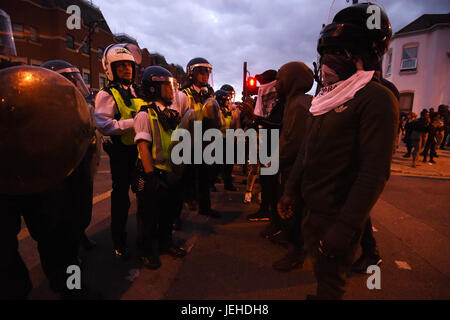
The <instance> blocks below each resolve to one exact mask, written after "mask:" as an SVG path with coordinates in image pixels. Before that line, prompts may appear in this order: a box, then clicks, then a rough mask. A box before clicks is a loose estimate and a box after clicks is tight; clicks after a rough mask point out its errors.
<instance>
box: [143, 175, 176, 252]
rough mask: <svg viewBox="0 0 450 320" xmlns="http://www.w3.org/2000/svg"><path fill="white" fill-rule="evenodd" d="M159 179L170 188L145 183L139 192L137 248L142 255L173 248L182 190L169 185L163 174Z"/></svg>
mask: <svg viewBox="0 0 450 320" xmlns="http://www.w3.org/2000/svg"><path fill="white" fill-rule="evenodd" d="M159 179H161V181H163V182H164V184H165V185H166V186H167V188H165V187H161V186H159V187H157V188H156V190H155V187H154V186H152V185H151V184H149V183H148V182H146V184H145V187H144V190H143V191H141V192H138V193H137V194H136V195H137V200H138V212H137V216H136V217H137V224H138V232H137V246H138V251H139V253H140V255H141V256H150V255H152V254H159V251H160V250H165V249H167V248H168V247H169V246H171V245H172V230H173V219H174V217H175V216H176V215H177V210H178V201H177V200H178V194H179V193H180V190H179V187H177V186H170V184H169V182H168V181H167V175H166V174H165V173H163V172H161V174H160V176H159Z"/></svg>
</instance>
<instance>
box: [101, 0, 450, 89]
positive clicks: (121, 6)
mask: <svg viewBox="0 0 450 320" xmlns="http://www.w3.org/2000/svg"><path fill="white" fill-rule="evenodd" d="M350 2H351V1H350ZM376 2H377V3H379V4H380V5H381V6H382V7H384V8H385V10H386V12H387V14H388V16H389V17H390V20H391V23H392V26H393V30H394V32H395V31H398V30H399V29H400V28H402V27H404V26H405V25H406V24H408V23H410V22H411V21H413V20H414V19H416V18H418V17H419V16H420V15H421V14H424V13H447V12H449V11H450V3H449V2H448V1H447V0H430V1H420V0H396V1H393V0H385V1H376ZM94 3H95V5H97V6H99V7H100V10H101V11H102V13H103V15H104V16H105V19H106V21H107V22H108V25H109V26H110V28H111V30H112V31H113V32H114V33H120V32H125V33H127V34H129V35H130V36H132V37H134V38H136V39H137V40H138V42H139V44H140V46H141V47H146V48H147V49H148V50H149V51H151V52H155V51H156V52H159V53H161V54H163V55H164V56H165V57H166V60H167V61H168V62H169V63H175V64H180V65H182V66H183V67H185V66H186V64H187V63H188V61H189V60H190V59H192V58H194V57H204V58H206V59H208V60H209V62H210V63H212V65H213V73H214V82H215V83H214V84H215V85H214V87H215V89H216V90H217V89H218V88H220V86H222V84H224V83H229V84H231V85H233V86H234V87H235V89H236V92H237V93H238V94H239V93H240V92H241V90H242V71H243V62H244V61H247V62H248V69H249V71H250V72H251V74H252V75H255V74H257V73H261V72H263V71H265V70H267V69H278V68H280V67H281V66H282V65H283V64H284V63H287V62H289V61H293V60H300V61H303V62H305V63H306V64H307V65H308V66H310V67H311V68H312V62H313V61H315V60H316V57H317V54H316V45H317V39H318V36H319V33H320V30H321V28H322V24H324V23H327V21H328V16H329V15H330V20H331V19H332V18H333V16H334V15H335V14H336V13H337V12H338V11H339V10H340V9H342V8H344V7H346V6H347V5H348V3H347V2H346V1H344V0H335V1H331V0H330V1H328V0H327V1H324V0H320V1H317V0H315V1H314V0H297V1H295V0H292V1H287V0H284V1H278V2H275V1H269V0H260V1H254V0H253V1H250V0H243V1H238V0H215V1H206V0H197V1H191V0H173V1H163V0H151V1H136V0H128V1H123V0H108V1H106V0H95V1H94ZM332 3H334V4H333V5H332Z"/></svg>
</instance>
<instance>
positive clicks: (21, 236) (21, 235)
mask: <svg viewBox="0 0 450 320" xmlns="http://www.w3.org/2000/svg"><path fill="white" fill-rule="evenodd" d="M111 191H112V189H111V190H109V191H106V192H104V193H102V194H99V195H98V196H95V197H94V199H92V205H95V204H97V203H99V202H100V201H103V200H105V199H108V198H109V197H110V196H111ZM29 236H30V233H29V232H28V228H27V227H26V226H25V227H24V228H23V229H22V230H20V232H19V234H18V235H17V239H18V240H19V241H21V240H23V239H26V238H28V237H29Z"/></svg>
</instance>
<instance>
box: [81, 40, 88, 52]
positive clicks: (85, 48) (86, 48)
mask: <svg viewBox="0 0 450 320" xmlns="http://www.w3.org/2000/svg"><path fill="white" fill-rule="evenodd" d="M81 52H83V53H85V54H89V48H88V44H87V42H86V41H84V42H83V45H82V46H81Z"/></svg>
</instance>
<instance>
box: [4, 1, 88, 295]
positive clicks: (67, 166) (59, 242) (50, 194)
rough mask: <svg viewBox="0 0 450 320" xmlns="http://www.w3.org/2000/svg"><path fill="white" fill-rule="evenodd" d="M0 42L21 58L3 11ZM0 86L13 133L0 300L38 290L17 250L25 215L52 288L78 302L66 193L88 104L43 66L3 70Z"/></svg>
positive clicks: (82, 147)
mask: <svg viewBox="0 0 450 320" xmlns="http://www.w3.org/2000/svg"><path fill="white" fill-rule="evenodd" d="M0 38H1V39H0V54H6V55H15V52H16V51H15V46H14V42H13V41H12V39H13V37H12V33H11V24H10V20H9V16H8V15H7V14H6V13H5V12H4V11H2V10H0ZM2 64H3V63H2ZM1 67H4V66H1ZM0 82H1V83H2V86H1V87H0V97H1V98H2V99H1V101H2V103H1V104H0V126H1V127H7V128H8V130H7V131H5V132H4V136H3V139H4V140H3V143H2V144H1V148H0V153H1V154H2V157H1V159H0V208H1V211H2V212H1V213H2V215H1V222H0V252H1V254H2V258H1V259H0V284H1V285H0V299H25V298H27V296H28V294H29V292H30V291H31V288H32V284H31V281H30V277H29V274H28V270H27V267H26V265H25V264H24V262H23V260H22V258H21V256H20V254H19V252H18V245H19V241H18V239H17V234H18V233H19V231H20V229H21V217H23V219H24V221H25V223H26V225H27V227H28V231H29V233H30V236H31V237H32V238H33V239H34V240H36V241H37V243H38V245H37V248H38V251H39V255H40V259H41V265H42V269H43V271H44V273H45V275H46V276H47V278H48V280H49V284H50V288H51V289H52V290H53V291H55V292H57V293H60V294H61V296H62V297H65V298H68V297H69V296H70V297H75V296H79V297H80V294H81V293H82V292H83V293H86V290H85V288H84V286H83V284H82V287H83V289H84V290H80V291H78V290H74V291H71V290H70V289H69V288H68V287H67V283H66V282H67V277H68V274H67V269H68V267H69V266H77V265H78V260H77V253H78V245H79V241H80V239H79V235H80V232H79V230H76V228H73V227H72V225H73V223H78V221H77V220H76V219H74V217H75V210H74V205H75V203H76V201H77V199H76V197H74V196H73V195H72V194H70V193H67V192H65V182H66V181H67V178H66V177H67V176H69V178H70V173H71V172H73V171H74V170H75V169H76V166H77V164H78V163H79V162H80V160H81V159H82V157H83V156H84V154H85V152H86V150H87V147H88V145H89V143H90V141H89V137H90V133H91V130H92V122H91V120H90V119H89V110H88V107H87V105H86V102H85V101H84V99H83V96H82V95H81V93H80V92H79V91H78V90H77V89H75V88H74V86H73V85H72V84H70V83H68V81H67V80H66V79H64V77H62V76H60V75H58V74H56V73H54V72H51V71H49V70H46V69H43V68H38V67H31V66H21V67H13V68H8V67H7V68H2V70H0ZM67 97H69V98H70V99H68V100H65V99H67ZM5 120H6V122H5ZM34 142H35V143H34ZM44 145H45V146H44ZM61 198H63V201H61V200H60V199H61ZM84 297H85V298H87V296H84Z"/></svg>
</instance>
